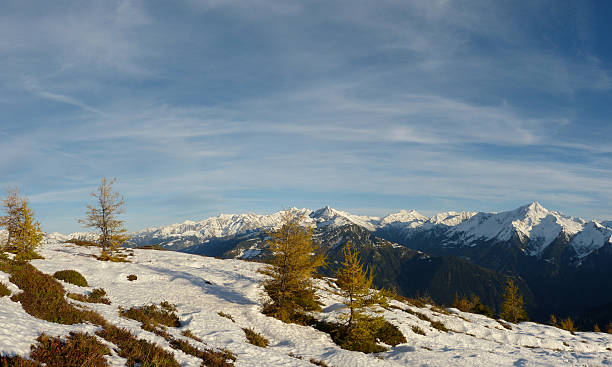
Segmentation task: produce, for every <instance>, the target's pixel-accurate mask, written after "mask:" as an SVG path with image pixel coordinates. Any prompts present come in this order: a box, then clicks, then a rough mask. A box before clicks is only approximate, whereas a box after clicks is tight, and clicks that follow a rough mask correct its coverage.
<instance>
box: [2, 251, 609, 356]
mask: <svg viewBox="0 0 612 367" xmlns="http://www.w3.org/2000/svg"><path fill="white" fill-rule="evenodd" d="M98 251H99V250H97V249H95V248H86V247H78V246H73V245H70V244H60V243H58V242H56V241H49V243H46V244H45V245H43V246H42V247H41V248H40V249H39V252H40V254H41V255H43V256H44V257H45V259H44V260H35V261H32V264H33V265H34V266H36V267H37V268H38V269H40V270H41V271H43V272H45V273H49V274H53V273H54V272H55V271H58V270H65V269H74V270H77V271H79V272H80V273H81V274H83V275H84V276H85V277H86V278H87V280H88V282H89V284H90V286H91V287H90V288H81V287H77V286H74V285H71V284H67V283H64V287H65V288H66V289H67V290H68V291H70V292H78V293H84V292H85V291H86V290H91V289H93V288H104V289H105V290H106V292H107V296H108V298H109V299H110V300H111V302H112V304H111V305H104V304H82V305H86V306H87V307H90V308H92V309H94V310H96V311H98V312H99V313H100V314H101V315H103V316H104V317H105V318H106V319H107V320H108V321H110V322H111V323H113V324H115V325H118V326H122V327H127V328H129V329H130V330H132V332H133V333H134V334H136V335H137V336H138V337H140V338H145V339H147V340H150V341H154V342H155V343H157V344H159V345H160V346H162V347H164V348H166V349H168V350H169V351H172V352H174V354H175V358H176V359H177V361H179V363H181V364H182V365H183V366H199V365H200V360H198V359H196V358H194V357H191V356H189V355H186V354H184V353H182V352H180V351H177V350H174V349H171V348H170V347H169V345H168V342H167V341H166V340H164V339H163V338H161V337H159V336H157V335H155V334H153V333H150V332H147V331H144V330H142V329H141V328H140V326H139V323H138V322H136V321H133V320H129V319H125V318H122V317H120V316H119V313H118V307H119V306H121V307H124V308H129V307H131V306H139V305H145V304H151V303H160V302H162V301H169V302H171V303H175V304H176V305H177V306H178V312H177V314H178V315H179V317H180V319H181V327H180V328H168V329H169V331H170V332H171V333H172V334H174V335H179V334H180V332H181V331H183V330H185V329H189V330H191V331H192V332H193V333H194V334H195V335H196V336H198V337H199V338H201V339H202V340H203V341H204V342H205V343H206V344H207V345H208V346H212V347H219V348H227V349H229V350H231V351H232V352H233V353H234V354H235V355H236V357H237V361H236V362H235V364H236V366H312V364H311V363H310V362H309V360H310V359H311V358H314V359H317V360H321V361H324V362H325V363H326V364H327V365H329V366H336V367H339V366H351V367H352V366H561V365H567V366H605V365H612V335H609V334H605V333H592V332H578V333H576V335H572V334H571V333H569V332H568V331H564V330H560V329H557V328H553V327H550V326H545V325H539V324H535V323H521V324H519V325H512V330H507V329H506V328H504V327H503V326H502V325H501V324H500V323H499V322H497V321H496V320H493V319H489V318H487V317H484V316H480V315H474V314H469V313H463V312H459V311H457V310H453V309H451V310H450V311H451V313H450V314H449V315H446V314H441V313H438V312H435V311H434V310H432V309H431V308H430V307H429V306H428V307H426V308H417V307H414V306H410V305H407V304H403V303H400V302H397V301H393V302H392V304H393V305H394V306H395V307H397V308H392V309H391V310H389V311H386V312H385V313H384V316H385V317H386V319H387V320H389V321H390V322H392V323H394V324H395V325H397V326H398V327H399V328H400V330H401V331H402V332H403V334H404V335H405V336H406V338H407V343H405V344H400V345H397V346H395V347H391V348H390V349H389V351H388V352H384V353H380V354H375V355H373V354H371V355H366V354H363V353H359V352H350V351H346V350H342V349H340V348H339V347H337V346H336V345H335V344H334V343H333V342H332V340H331V339H330V337H329V336H328V335H327V334H325V333H323V332H320V331H317V330H315V329H313V328H310V327H305V326H298V325H292V324H283V323H282V322H280V321H278V320H276V319H273V318H270V317H266V316H264V315H263V314H261V312H260V309H261V299H262V293H261V287H260V286H259V281H260V280H261V279H262V277H263V275H262V274H260V273H258V272H257V269H259V268H260V267H261V264H258V263H253V262H245V261H240V260H219V259H214V258H208V257H201V256H197V255H190V254H184V253H177V252H169V251H168V252H165V251H154V250H138V249H136V250H134V256H130V261H131V262H130V263H110V262H101V261H97V260H96V259H94V258H92V257H91V256H90V255H91V254H92V253H97V252H98ZM130 274H135V275H137V277H138V279H137V280H136V281H128V280H127V276H128V275H130ZM8 279H9V276H8V274H5V273H2V272H0V282H3V283H4V284H8V285H9V288H10V289H11V291H12V292H13V293H15V292H18V291H19V290H18V289H17V287H15V286H14V285H12V284H9V281H8ZM317 284H318V286H319V287H320V291H319V294H320V296H321V299H322V301H323V302H324V304H325V305H324V309H323V312H322V313H321V316H322V317H324V318H332V319H333V318H337V316H338V314H339V312H342V310H341V307H340V304H339V303H340V300H339V299H338V297H337V296H335V295H334V294H333V293H331V292H330V290H331V288H330V286H329V284H328V282H327V281H326V280H319V281H318V283H317ZM71 302H75V303H78V302H76V301H72V300H71ZM407 309H409V310H412V311H416V312H419V313H422V314H425V315H427V316H428V317H430V318H431V319H432V320H437V321H441V322H442V323H443V324H444V325H445V326H446V327H447V328H448V329H451V330H453V331H451V332H448V333H447V332H441V331H438V330H436V329H434V328H432V327H431V326H430V323H429V322H427V321H423V320H421V319H419V318H418V317H416V316H415V315H413V314H411V313H409V312H406V311H404V310H407ZM219 311H222V312H224V313H226V314H229V315H231V316H232V317H233V318H234V320H235V322H232V321H231V320H229V319H227V318H224V317H221V316H219V315H218V312H219ZM413 326H418V327H420V328H421V329H422V330H423V331H424V332H425V333H426V335H419V334H415V333H414V332H413V331H412V327H413ZM243 327H251V328H253V329H255V331H257V332H258V333H260V334H262V335H263V336H265V337H266V338H268V339H269V340H270V345H269V346H268V347H267V348H260V347H256V346H254V345H251V344H249V343H247V342H246V339H245V335H244V332H243V331H242V328H243ZM95 329H96V327H95V326H92V325H82V324H80V325H58V324H53V323H49V322H46V321H42V320H38V319H36V318H34V317H33V316H30V315H28V314H27V313H25V312H24V311H23V309H22V308H21V305H20V304H19V303H14V302H12V301H11V300H10V299H9V297H2V298H0V354H3V355H14V354H18V355H22V356H27V355H28V354H29V351H30V345H31V344H34V343H35V342H36V341H35V339H36V337H37V336H38V335H39V334H40V333H41V332H43V331H44V332H46V333H48V334H51V335H66V334H67V333H68V332H69V331H71V330H79V331H88V332H93V331H95ZM194 344H197V343H196V342H194ZM290 353H291V354H293V355H295V356H300V357H303V359H297V358H295V357H292V356H290V355H289V354H290ZM109 361H110V362H111V363H112V364H113V365H116V366H122V365H123V364H124V363H125V360H123V359H122V358H121V357H118V356H116V355H113V356H112V357H110V358H109Z"/></svg>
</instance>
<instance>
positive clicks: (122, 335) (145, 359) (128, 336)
mask: <svg viewBox="0 0 612 367" xmlns="http://www.w3.org/2000/svg"><path fill="white" fill-rule="evenodd" d="M96 335H98V336H100V337H101V338H103V339H106V340H107V341H109V342H111V343H113V344H115V345H116V346H117V347H119V352H118V354H119V356H120V357H123V358H126V359H127V360H128V361H127V364H126V365H127V366H136V365H140V366H142V367H145V366H148V367H153V366H155V367H179V366H180V365H179V364H178V362H177V361H176V360H175V359H174V353H170V352H167V351H166V350H164V349H163V348H161V347H160V346H158V345H156V344H153V343H150V342H148V341H146V340H144V339H137V338H136V337H135V336H134V335H132V333H130V332H129V331H128V330H127V329H123V328H118V327H116V326H113V325H107V326H105V327H104V328H103V329H102V330H100V331H98V332H96Z"/></svg>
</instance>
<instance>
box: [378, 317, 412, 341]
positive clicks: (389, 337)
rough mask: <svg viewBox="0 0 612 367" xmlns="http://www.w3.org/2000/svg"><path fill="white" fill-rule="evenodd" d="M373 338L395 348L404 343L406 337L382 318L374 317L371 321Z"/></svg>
mask: <svg viewBox="0 0 612 367" xmlns="http://www.w3.org/2000/svg"><path fill="white" fill-rule="evenodd" d="M372 325H373V326H374V327H373V334H374V338H375V339H377V340H380V341H381V342H383V343H385V344H387V345H391V346H396V345H398V344H402V343H405V342H406V337H405V336H404V334H402V332H401V331H400V329H398V327H397V326H395V325H393V324H392V323H390V322H389V321H387V320H385V318H384V317H376V318H375V319H374V320H372Z"/></svg>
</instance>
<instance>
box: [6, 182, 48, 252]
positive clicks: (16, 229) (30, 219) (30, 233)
mask: <svg viewBox="0 0 612 367" xmlns="http://www.w3.org/2000/svg"><path fill="white" fill-rule="evenodd" d="M2 206H3V209H4V212H5V215H4V216H2V217H0V225H2V226H4V227H5V228H6V230H7V232H8V236H7V242H6V245H5V248H6V249H7V250H8V251H10V252H13V253H15V254H17V255H18V257H20V258H22V259H31V258H34V257H38V256H37V255H36V254H35V253H34V249H35V248H36V247H37V246H38V245H40V242H41V241H42V238H43V233H42V231H41V230H40V223H38V222H37V221H36V220H34V212H33V211H32V209H31V208H30V207H29V205H28V200H27V199H26V198H25V197H21V196H20V195H19V190H18V189H9V190H8V193H7V197H6V198H5V199H4V200H2Z"/></svg>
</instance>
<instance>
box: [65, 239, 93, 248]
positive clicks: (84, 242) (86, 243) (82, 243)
mask: <svg viewBox="0 0 612 367" xmlns="http://www.w3.org/2000/svg"><path fill="white" fill-rule="evenodd" d="M64 243H72V244H74V245H77V246H85V247H87V246H98V244H97V243H95V242H94V241H89V240H80V239H78V238H71V239H69V240H66V241H64Z"/></svg>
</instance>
